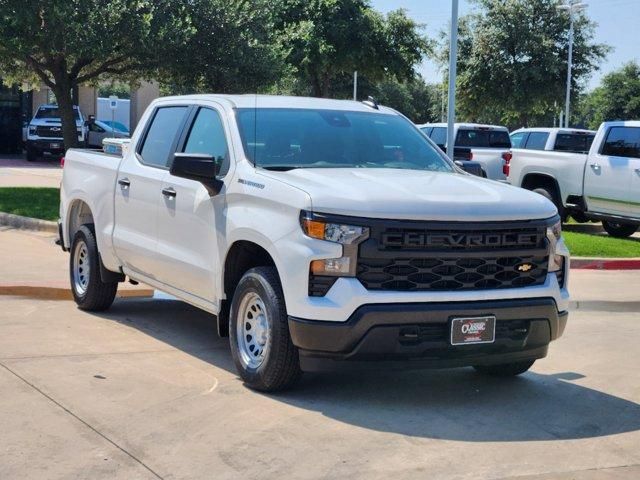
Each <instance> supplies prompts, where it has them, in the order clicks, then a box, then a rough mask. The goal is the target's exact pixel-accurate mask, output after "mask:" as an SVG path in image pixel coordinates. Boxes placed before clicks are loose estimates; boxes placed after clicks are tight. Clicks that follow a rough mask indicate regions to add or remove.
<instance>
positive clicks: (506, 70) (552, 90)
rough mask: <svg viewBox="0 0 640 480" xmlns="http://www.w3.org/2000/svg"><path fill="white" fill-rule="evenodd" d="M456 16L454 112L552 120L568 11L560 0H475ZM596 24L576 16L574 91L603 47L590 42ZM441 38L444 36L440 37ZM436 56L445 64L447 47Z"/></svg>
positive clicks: (489, 118)
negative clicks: (463, 13)
mask: <svg viewBox="0 0 640 480" xmlns="http://www.w3.org/2000/svg"><path fill="white" fill-rule="evenodd" d="M475 3H476V11H475V12H473V13H471V14H469V15H467V16H464V17H462V18H461V22H460V30H459V35H460V40H459V42H460V43H459V47H458V48H459V53H458V98H457V101H458V105H457V109H458V113H459V115H460V118H461V119H463V120H468V121H479V122H487V123H501V124H506V125H509V126H512V127H520V126H535V125H538V124H547V125H548V124H551V123H552V122H553V118H554V115H557V113H558V112H559V111H560V109H561V108H562V106H563V105H564V95H565V87H566V75H567V56H568V31H569V18H568V15H567V13H566V12H563V11H560V10H558V9H557V8H556V7H557V5H558V1H557V0H510V1H508V2H505V1H502V0H476V2H475ZM594 28H595V24H594V23H593V22H591V21H590V20H589V19H588V18H587V17H586V16H585V15H584V14H578V15H577V16H576V18H575V21H574V31H575V33H574V46H573V71H572V95H573V97H576V96H577V94H578V93H579V92H580V91H581V89H583V87H584V83H585V81H586V80H587V79H588V77H589V75H590V74H591V73H592V72H593V71H594V70H596V69H597V68H598V64H599V62H600V61H601V60H602V58H603V57H604V56H605V55H606V53H607V52H608V47H607V46H606V45H603V44H597V43H594V41H593V36H594ZM443 37H444V36H443ZM440 60H441V62H442V63H443V64H444V65H446V64H447V61H448V46H446V45H445V44H444V42H443V48H442V49H441V51H440Z"/></svg>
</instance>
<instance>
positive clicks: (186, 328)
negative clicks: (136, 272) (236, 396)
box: [100, 299, 640, 442]
mask: <svg viewBox="0 0 640 480" xmlns="http://www.w3.org/2000/svg"><path fill="white" fill-rule="evenodd" d="M100 316H101V317H103V318H108V319H111V320H113V321H117V322H119V323H121V324H123V325H127V326H129V327H131V328H135V329H137V330H139V331H141V332H143V333H145V334H147V335H150V336H152V337H154V338H156V339H158V340H160V341H162V342H165V343H167V344H169V345H172V346H174V347H175V348H178V349H180V350H182V351H184V352H185V353H188V354H190V355H193V356H195V357H197V358H199V359H202V360H204V361H206V362H209V363H210V364H212V365H214V366H216V367H219V368H223V369H225V370H228V371H230V372H235V370H234V367H233V363H232V360H231V355H230V353H229V346H228V339H226V338H225V339H221V338H218V337H217V334H216V328H215V322H214V318H213V316H212V315H209V314H207V313H204V312H202V311H200V310H198V309H196V308H194V307H190V306H188V305H186V304H184V303H182V302H179V301H169V300H155V299H146V300H142V299H121V300H118V301H117V302H116V303H115V304H114V306H113V307H112V309H111V310H109V312H108V313H106V314H101V315H100ZM584 378H585V377H584V375H582V374H580V373H579V372H560V373H556V374H552V375H546V374H540V373H535V372H529V373H527V374H525V375H523V376H520V377H517V378H510V379H498V378H488V377H484V376H481V375H478V374H476V373H475V372H474V370H472V369H471V368H459V369H451V370H411V371H390V370H380V371H376V370H371V371H368V372H365V373H363V372H358V373H355V372H354V373H339V374H336V373H331V374H313V375H312V374H307V375H305V376H304V377H303V379H302V381H301V382H300V384H299V385H298V386H297V387H296V388H295V389H293V390H292V391H289V392H284V393H278V394H270V395H268V396H269V397H270V398H272V399H275V400H278V401H281V402H284V403H286V404H289V405H292V406H295V407H297V408H302V409H305V410H309V411H315V412H318V413H321V414H322V415H324V416H325V417H327V418H331V419H334V420H337V421H340V422H344V423H347V424H350V425H354V426H358V427H361V428H366V429H369V430H374V431H380V432H391V433H398V434H402V435H407V436H412V437H424V438H434V439H444V440H457V441H468V442H504V441H514V442H515V441H544V440H570V439H581V438H592V437H601V436H605V435H614V434H618V433H624V432H632V431H636V430H639V429H640V405H638V404H637V403H634V402H632V401H628V400H625V399H622V398H619V397H616V396H613V395H609V394H607V393H605V392H600V391H598V390H594V389H591V388H588V387H584V386H581V385H579V384H578V383H579V382H581V381H582V380H583V379H584ZM238 381H239V380H238ZM574 382H575V383H574ZM250 394H252V395H259V394H258V393H250Z"/></svg>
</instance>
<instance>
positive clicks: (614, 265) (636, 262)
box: [571, 257, 640, 270]
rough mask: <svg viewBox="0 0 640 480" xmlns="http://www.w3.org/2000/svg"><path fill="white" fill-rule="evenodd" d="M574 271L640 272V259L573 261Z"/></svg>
mask: <svg viewBox="0 0 640 480" xmlns="http://www.w3.org/2000/svg"><path fill="white" fill-rule="evenodd" d="M571 269H572V270H640V258H586V257H574V258H572V259H571Z"/></svg>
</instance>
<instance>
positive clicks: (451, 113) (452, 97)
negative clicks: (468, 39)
mask: <svg viewBox="0 0 640 480" xmlns="http://www.w3.org/2000/svg"><path fill="white" fill-rule="evenodd" d="M457 56H458V0H451V33H450V35H449V102H448V103H447V155H448V156H449V158H450V159H451V160H453V151H454V144H453V143H454V141H455V139H454V138H453V124H454V123H455V121H456V59H457Z"/></svg>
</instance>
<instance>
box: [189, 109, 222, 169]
mask: <svg viewBox="0 0 640 480" xmlns="http://www.w3.org/2000/svg"><path fill="white" fill-rule="evenodd" d="M183 152H184V153H206V154H208V155H211V156H212V157H213V158H215V159H217V160H218V161H220V162H221V163H222V166H221V168H220V174H221V175H224V174H225V173H227V172H228V171H229V148H228V146H227V139H226V137H225V133H224V127H223V126H222V120H221V119H220V115H219V114H218V112H216V111H215V110H212V109H210V108H201V109H200V110H199V111H198V114H197V115H196V118H195V120H194V121H193V125H192V126H191V131H190V132H189V136H188V137H187V141H186V143H185V145H184V150H183Z"/></svg>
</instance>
